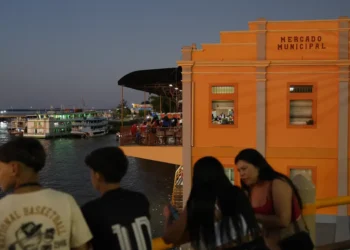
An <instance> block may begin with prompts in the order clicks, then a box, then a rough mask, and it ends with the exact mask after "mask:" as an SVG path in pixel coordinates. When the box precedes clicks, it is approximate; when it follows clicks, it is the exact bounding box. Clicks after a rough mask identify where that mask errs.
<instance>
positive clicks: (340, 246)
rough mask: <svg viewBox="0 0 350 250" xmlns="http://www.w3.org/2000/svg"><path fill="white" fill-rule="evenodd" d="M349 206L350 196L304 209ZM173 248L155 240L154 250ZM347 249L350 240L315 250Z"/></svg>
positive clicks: (313, 210)
mask: <svg viewBox="0 0 350 250" xmlns="http://www.w3.org/2000/svg"><path fill="white" fill-rule="evenodd" d="M348 204H350V196H343V197H332V198H326V199H319V200H316V202H315V203H314V204H306V205H305V206H304V209H303V215H315V214H316V210H317V209H320V208H326V207H334V206H339V205H348ZM172 247H174V246H173V245H169V244H166V243H165V242H164V240H163V239H162V238H161V237H160V238H155V239H153V250H167V249H170V248H172ZM345 249H350V240H347V241H342V242H335V243H330V244H326V245H322V246H316V247H315V250H345Z"/></svg>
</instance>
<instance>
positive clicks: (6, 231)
mask: <svg viewBox="0 0 350 250" xmlns="http://www.w3.org/2000/svg"><path fill="white" fill-rule="evenodd" d="M45 160H46V153H45V150H44V148H43V146H42V145H41V144H40V142H39V141H38V140H36V139H31V138H18V139H15V140H12V141H10V142H8V143H6V144H4V145H2V146H1V147H0V187H1V189H2V191H4V192H9V191H12V194H9V195H7V196H5V197H4V198H2V199H0V249H8V250H17V249H18V250H22V249H26V250H51V249H59V250H71V249H74V250H87V249H88V242H89V241H90V240H91V239H92V235H91V232H90V230H89V228H88V226H87V224H86V222H85V219H84V217H83V215H82V213H81V211H80V209H79V207H78V205H77V203H76V202H75V200H74V198H73V197H72V196H71V195H69V194H66V193H63V192H59V191H55V190H53V189H45V188H43V187H41V186H40V183H39V182H38V179H39V178H38V177H39V176H38V172H39V171H40V170H41V169H42V168H43V167H44V166H45Z"/></svg>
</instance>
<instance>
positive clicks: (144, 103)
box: [143, 90, 146, 120]
mask: <svg viewBox="0 0 350 250" xmlns="http://www.w3.org/2000/svg"><path fill="white" fill-rule="evenodd" d="M145 105H146V91H145V90H144V91H143V119H144V120H146V108H145V107H146V106H145Z"/></svg>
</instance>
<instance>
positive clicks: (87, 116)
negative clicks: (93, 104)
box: [23, 109, 108, 139]
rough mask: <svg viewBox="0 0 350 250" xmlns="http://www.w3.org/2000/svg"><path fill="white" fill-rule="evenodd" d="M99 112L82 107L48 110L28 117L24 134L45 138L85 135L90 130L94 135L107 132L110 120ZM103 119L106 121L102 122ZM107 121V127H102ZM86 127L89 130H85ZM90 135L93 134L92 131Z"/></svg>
mask: <svg viewBox="0 0 350 250" xmlns="http://www.w3.org/2000/svg"><path fill="white" fill-rule="evenodd" d="M97 114H98V112H97V111H94V110H88V111H83V110H82V109H74V110H69V109H67V110H62V111H48V112H47V113H45V114H37V117H36V118H30V119H28V121H27V131H26V133H24V135H23V136H24V137H33V138H41V139H45V138H52V137H65V136H71V135H76V134H79V135H80V136H84V135H86V133H89V132H93V133H92V135H95V136H96V135H104V134H107V133H108V121H107V119H106V118H104V117H99V116H98V115H97ZM101 120H103V121H104V122H103V123H102V122H101ZM105 123H106V126H105V127H106V128H107V129H105V130H104V129H100V127H99V126H100V125H101V124H105ZM79 125H81V126H82V128H84V130H83V132H82V133H80V132H79V128H80V126H79ZM87 125H89V126H87ZM86 128H87V130H86V131H85V129H86ZM88 128H90V129H88ZM89 136H91V134H90V133H89Z"/></svg>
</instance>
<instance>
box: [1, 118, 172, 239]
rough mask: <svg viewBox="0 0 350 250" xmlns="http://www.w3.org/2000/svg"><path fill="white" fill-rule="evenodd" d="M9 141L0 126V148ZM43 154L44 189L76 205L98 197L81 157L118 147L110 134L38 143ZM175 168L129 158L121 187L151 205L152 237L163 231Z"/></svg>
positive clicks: (42, 176) (41, 174)
mask: <svg viewBox="0 0 350 250" xmlns="http://www.w3.org/2000/svg"><path fill="white" fill-rule="evenodd" d="M9 139H10V136H9V134H8V133H7V130H6V127H5V126H4V124H3V123H1V124H0V145H2V144H3V143H5V142H7V141H8V140H9ZM40 141H41V143H42V144H43V146H44V148H45V150H46V152H47V161H46V167H45V168H44V169H43V170H42V171H41V172H40V178H41V182H42V184H43V185H44V186H46V187H50V188H55V189H57V190H60V191H64V192H68V193H70V194H71V195H73V196H74V198H75V199H76V201H77V202H78V203H79V205H83V204H84V203H86V202H87V201H90V200H92V199H94V198H96V197H98V196H99V194H98V193H97V192H96V191H95V190H94V189H93V188H92V186H91V183H90V175H89V169H88V168H87V167H86V166H85V164H84V158H85V156H86V155H87V154H88V153H90V152H91V151H92V150H94V149H97V148H100V147H106V146H118V143H117V142H116V141H115V136H114V135H106V136H102V137H96V138H90V139H87V140H86V139H80V138H61V139H51V140H40ZM174 173H175V166H174V165H170V164H164V163H159V162H154V161H147V160H141V159H137V158H129V169H128V173H127V175H126V176H125V177H124V179H123V181H122V183H121V185H122V187H125V188H129V189H131V190H135V191H139V192H142V193H144V194H145V195H146V196H147V197H148V199H149V201H150V203H151V217H152V218H151V223H152V231H153V236H154V237H158V236H160V235H161V234H162V232H163V216H162V212H163V207H164V206H165V205H166V204H167V203H168V202H169V201H170V198H171V192H172V186H173V180H174ZM0 195H1V194H0Z"/></svg>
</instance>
